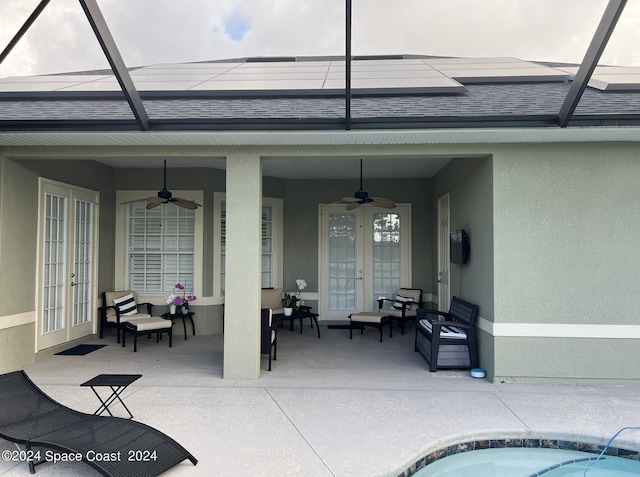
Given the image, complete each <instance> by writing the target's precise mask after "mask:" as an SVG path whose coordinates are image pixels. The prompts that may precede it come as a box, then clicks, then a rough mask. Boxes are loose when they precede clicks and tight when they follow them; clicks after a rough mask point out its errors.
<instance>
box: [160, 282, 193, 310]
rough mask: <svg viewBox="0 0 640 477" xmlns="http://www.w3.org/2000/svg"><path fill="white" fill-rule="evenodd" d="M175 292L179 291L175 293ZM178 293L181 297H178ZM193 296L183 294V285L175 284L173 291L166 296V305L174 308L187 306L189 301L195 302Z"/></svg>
mask: <svg viewBox="0 0 640 477" xmlns="http://www.w3.org/2000/svg"><path fill="white" fill-rule="evenodd" d="M176 290H179V291H178V292H176ZM180 291H182V296H180ZM195 300H196V296H195V295H191V294H189V295H187V294H186V292H185V288H184V285H182V284H180V283H177V284H176V285H174V287H173V291H172V292H171V293H169V294H167V300H166V302H167V304H168V305H176V306H189V302H190V301H195Z"/></svg>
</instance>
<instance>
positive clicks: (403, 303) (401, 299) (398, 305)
mask: <svg viewBox="0 0 640 477" xmlns="http://www.w3.org/2000/svg"><path fill="white" fill-rule="evenodd" d="M411 303H413V298H411V297H409V296H402V295H396V301H395V303H394V304H393V308H394V309H396V310H402V308H403V307H406V308H407V309H408V308H409V307H410V306H411Z"/></svg>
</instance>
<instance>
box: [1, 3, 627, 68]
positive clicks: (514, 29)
mask: <svg viewBox="0 0 640 477" xmlns="http://www.w3.org/2000/svg"><path fill="white" fill-rule="evenodd" d="M39 1H40V0H0V50H2V49H4V48H5V46H6V45H7V44H8V42H9V41H10V40H11V38H12V37H13V36H14V35H15V33H16V32H17V31H18V29H19V28H20V27H21V26H22V24H23V23H24V21H25V20H26V19H27V18H28V16H29V15H30V14H31V12H32V11H33V10H34V9H35V7H36V5H37V4H38V3H39ZM97 1H98V5H99V7H100V9H101V10H102V13H103V15H104V17H105V19H106V21H107V23H108V25H109V28H110V30H111V33H112V35H113V37H114V39H115V41H116V44H117V46H118V48H119V50H120V53H121V55H122V57H123V59H124V62H125V64H126V65H127V66H128V67H135V66H146V65H152V64H157V63H181V62H196V61H208V60H215V59H231V58H239V57H246V56H307V55H344V52H345V26H344V19H345V1H344V0H97ZM607 3H608V2H607V0H352V4H353V7H352V8H353V27H352V37H353V40H352V53H353V54H354V55H380V54H424V55H434V56H460V57H496V56H498V57H500V56H507V57H516V58H520V59H523V60H532V61H558V62H569V63H580V62H581V61H582V59H583V57H584V54H585V52H586V51H587V48H588V46H589V42H590V41H591V38H592V36H593V33H594V32H595V30H596V27H597V25H598V23H599V21H600V18H601V17H602V13H603V12H604V10H605V8H606V5H607ZM639 45H640V1H639V0H631V1H629V2H628V4H627V6H626V7H625V10H624V12H623V14H622V17H621V18H620V21H619V22H618V25H617V27H616V31H615V32H614V34H613V35H612V37H611V39H610V41H609V44H608V46H607V48H606V50H605V52H604V54H603V56H602V58H601V60H600V64H609V65H623V66H640V47H639ZM108 67H109V65H108V63H107V61H106V59H105V57H104V54H103V53H102V50H101V49H100V47H99V45H98V42H97V40H96V37H95V35H94V34H93V32H92V30H91V28H90V26H89V23H88V21H87V19H86V16H85V15H84V12H83V10H82V8H81V6H80V3H79V2H78V0H51V2H50V3H49V5H48V6H47V7H46V9H45V10H44V12H43V13H42V14H41V15H40V17H39V18H38V19H37V20H36V22H35V23H34V24H33V25H32V27H31V28H30V29H29V31H28V32H27V33H26V35H25V36H24V37H23V38H22V40H21V41H20V43H19V44H18V46H16V47H15V48H14V49H13V51H12V52H11V53H10V54H9V56H8V57H7V58H6V59H5V61H4V62H3V63H2V64H0V77H6V76H23V75H37V74H47V73H60V72H74V71H87V70H94V69H104V68H108Z"/></svg>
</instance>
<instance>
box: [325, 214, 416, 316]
mask: <svg viewBox="0 0 640 477" xmlns="http://www.w3.org/2000/svg"><path fill="white" fill-rule="evenodd" d="M320 264H321V266H320V297H319V309H320V317H321V319H323V320H346V319H347V318H348V316H349V315H350V314H351V313H355V312H359V311H370V310H373V309H374V308H377V299H378V297H380V296H391V295H392V294H393V292H395V290H397V289H398V288H400V287H402V286H410V285H411V268H410V264H411V206H410V205H408V204H404V205H398V206H397V207H396V208H395V209H381V208H375V207H369V206H364V207H359V208H357V209H354V210H346V208H345V206H344V205H341V206H338V205H324V206H321V208H320Z"/></svg>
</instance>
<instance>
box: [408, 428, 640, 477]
mask: <svg viewBox="0 0 640 477" xmlns="http://www.w3.org/2000/svg"><path fill="white" fill-rule="evenodd" d="M503 448H530V449H535V448H543V449H561V450H572V451H580V452H588V453H592V454H600V453H602V451H603V450H604V449H605V448H606V449H607V450H606V452H605V454H604V455H608V456H612V457H622V458H625V459H630V460H636V461H640V451H638V450H631V449H627V448H624V447H617V446H609V447H608V448H607V445H606V444H598V443H594V442H588V441H582V440H577V439H570V438H569V439H560V438H544V437H540V438H538V437H531V436H526V437H509V438H501V439H500V438H484V439H482V438H479V439H474V440H470V441H463V442H459V443H456V444H450V445H447V446H444V447H440V448H439V449H436V450H434V451H431V452H429V453H428V454H427V455H425V456H424V457H422V458H420V459H418V460H417V461H416V462H415V463H414V464H412V465H410V466H409V467H408V468H406V469H405V470H404V471H402V472H401V473H399V474H398V477H411V476H412V475H414V474H415V473H416V472H418V471H419V470H421V469H423V468H424V467H426V466H427V465H429V464H431V463H433V462H435V461H437V460H439V459H442V458H444V457H447V456H450V455H455V454H460V453H463V452H469V451H474V450H482V449H503Z"/></svg>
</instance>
